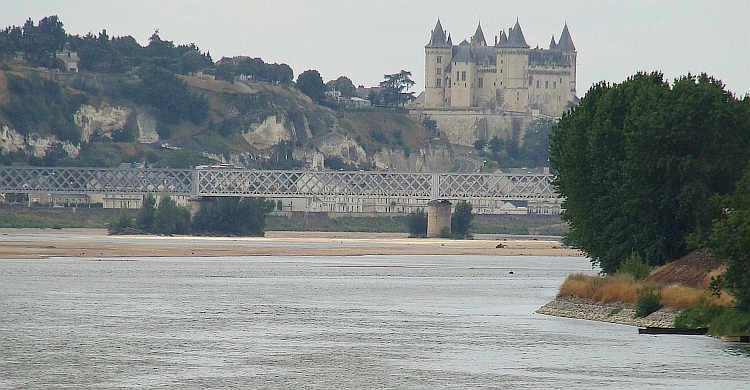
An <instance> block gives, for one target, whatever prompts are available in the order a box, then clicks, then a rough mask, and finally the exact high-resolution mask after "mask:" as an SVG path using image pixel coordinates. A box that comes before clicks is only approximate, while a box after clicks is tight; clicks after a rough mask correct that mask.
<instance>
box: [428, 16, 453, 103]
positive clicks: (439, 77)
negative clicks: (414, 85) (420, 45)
mask: <svg viewBox="0 0 750 390" xmlns="http://www.w3.org/2000/svg"><path fill="white" fill-rule="evenodd" d="M452 48H453V42H451V38H450V36H448V37H447V38H446V32H445V30H443V26H442V25H441V24H440V19H438V21H437V24H436V25H435V29H434V30H432V34H431V36H430V42H429V43H427V45H425V47H424V52H425V71H424V79H425V80H424V95H425V106H428V107H443V106H445V105H446V96H445V88H444V87H446V85H445V84H446V82H448V83H449V82H450V71H448V73H447V74H446V68H450V64H451V57H452V56H451V52H452Z"/></svg>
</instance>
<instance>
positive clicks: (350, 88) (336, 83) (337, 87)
mask: <svg viewBox="0 0 750 390" xmlns="http://www.w3.org/2000/svg"><path fill="white" fill-rule="evenodd" d="M326 89H327V90H328V91H338V92H339V93H341V97H345V98H350V97H352V96H354V95H356V94H357V88H356V87H355V86H354V83H352V80H350V79H349V78H348V77H346V76H340V77H339V78H337V79H336V80H331V81H329V82H327V83H326Z"/></svg>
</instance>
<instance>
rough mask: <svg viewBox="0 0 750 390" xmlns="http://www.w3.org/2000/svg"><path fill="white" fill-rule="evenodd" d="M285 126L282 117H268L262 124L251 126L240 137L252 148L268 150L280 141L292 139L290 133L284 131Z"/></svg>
mask: <svg viewBox="0 0 750 390" xmlns="http://www.w3.org/2000/svg"><path fill="white" fill-rule="evenodd" d="M285 124H286V118H285V117H284V116H269V117H268V118H266V120H264V121H263V122H262V123H259V124H253V125H251V126H250V128H249V129H247V130H245V131H243V132H242V136H243V137H244V138H245V141H247V142H248V143H249V144H250V145H252V146H253V147H255V148H257V149H261V150H264V149H268V148H270V147H272V146H276V145H278V143H279V142H281V141H290V140H291V139H292V132H291V131H289V130H287V129H286V126H285ZM292 126H294V125H293V124H292ZM293 130H294V129H292V131H293Z"/></svg>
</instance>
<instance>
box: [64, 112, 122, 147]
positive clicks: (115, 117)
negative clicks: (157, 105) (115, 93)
mask: <svg viewBox="0 0 750 390" xmlns="http://www.w3.org/2000/svg"><path fill="white" fill-rule="evenodd" d="M130 112H131V111H130V109H129V108H124V107H110V106H103V107H101V108H99V109H97V108H96V107H94V106H91V105H88V104H84V105H82V106H81V107H80V108H79V109H78V111H77V112H76V113H75V115H74V116H73V121H74V122H75V124H76V126H78V127H80V128H81V142H89V140H91V136H92V135H95V134H96V135H99V136H103V137H108V138H112V132H113V131H117V130H122V129H123V128H124V127H125V124H126V123H127V121H128V117H129V116H130Z"/></svg>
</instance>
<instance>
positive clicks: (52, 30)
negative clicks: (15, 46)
mask: <svg viewBox="0 0 750 390" xmlns="http://www.w3.org/2000/svg"><path fill="white" fill-rule="evenodd" d="M66 41H67V34H66V33H65V29H64V28H63V24H62V22H61V21H60V20H59V19H58V17H57V15H52V16H47V17H44V18H42V19H41V20H40V21H39V25H38V26H35V25H34V22H33V21H32V20H31V18H29V19H28V20H27V21H26V23H24V25H23V35H22V36H21V39H20V41H19V44H20V49H21V50H22V51H23V53H24V58H26V60H27V61H28V62H29V64H31V65H32V66H44V67H47V68H57V67H58V66H57V65H58V61H56V59H55V52H57V51H59V50H62V48H63V46H64V45H65V42H66Z"/></svg>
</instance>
